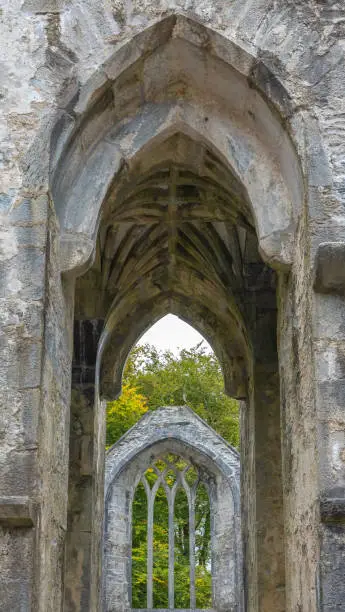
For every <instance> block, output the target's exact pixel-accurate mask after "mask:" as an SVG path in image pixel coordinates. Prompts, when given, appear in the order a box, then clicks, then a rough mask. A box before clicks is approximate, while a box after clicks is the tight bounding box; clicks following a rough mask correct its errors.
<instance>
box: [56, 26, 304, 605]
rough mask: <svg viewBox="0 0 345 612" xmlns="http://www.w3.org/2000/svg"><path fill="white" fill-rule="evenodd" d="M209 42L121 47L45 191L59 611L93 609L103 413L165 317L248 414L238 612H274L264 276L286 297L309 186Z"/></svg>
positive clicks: (275, 493)
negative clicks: (59, 291) (59, 494)
mask: <svg viewBox="0 0 345 612" xmlns="http://www.w3.org/2000/svg"><path fill="white" fill-rule="evenodd" d="M196 31H197V32H198V35H197V36H195V32H196ZM202 35H206V36H207V37H211V38H212V37H213V36H215V35H214V34H213V33H212V32H209V31H206V30H205V28H203V26H200V25H198V26H196V25H195V24H194V23H193V22H191V21H190V20H188V19H185V18H184V17H174V18H167V19H166V20H164V21H163V22H162V23H161V24H159V25H156V26H153V28H151V29H149V30H148V31H147V32H146V33H145V34H142V35H140V36H139V37H138V38H136V39H134V41H132V43H129V45H128V46H127V47H126V50H125V51H126V55H125V57H126V60H124V55H123V54H124V50H123V49H122V50H121V51H120V52H119V54H115V56H114V57H113V58H112V59H111V60H110V61H109V62H108V63H107V65H106V67H105V69H104V73H102V75H98V77H97V84H95V91H93V93H92V95H91V94H90V91H92V90H93V83H92V82H91V83H90V85H89V89H88V90H87V91H85V98H84V99H83V98H81V99H80V100H79V102H78V105H79V107H78V108H79V110H81V109H82V108H83V105H84V108H83V111H82V115H81V119H80V120H79V121H78V122H77V124H76V126H74V127H73V130H72V131H71V133H70V135H69V137H68V140H67V144H65V145H64V149H63V154H62V155H60V161H59V164H58V165H57V166H56V168H55V172H54V176H53V181H52V190H53V197H54V203H55V206H56V208H57V210H58V213H59V216H60V222H61V227H62V240H61V252H62V260H63V266H64V269H65V274H66V275H68V274H72V275H75V274H76V273H78V274H80V276H79V278H78V279H77V281H76V286H75V312H74V317H75V343H74V346H75V359H74V369H73V372H74V375H73V378H74V382H73V401H72V415H73V418H72V424H71V453H70V456H71V460H70V496H69V497H70V511H69V531H68V536H67V551H68V552H67V557H66V558H67V566H66V568H67V571H66V606H67V609H68V607H70V608H71V609H78V607H80V605H84V606H89V605H91V607H94V608H96V607H97V605H99V604H98V603H97V602H98V601H99V584H100V575H99V574H100V552H99V551H100V541H101V533H102V530H101V525H102V511H103V506H102V499H103V497H102V473H103V466H104V458H103V437H104V414H103V411H102V407H101V401H100V400H103V399H114V398H115V397H116V396H117V395H118V394H119V392H120V389H121V374H122V370H123V366H124V363H125V360H126V357H127V355H128V353H129V350H130V348H131V347H132V346H133V344H134V343H135V341H136V340H137V338H138V337H139V336H140V335H141V334H142V333H143V332H144V331H145V329H147V328H148V327H149V326H150V325H151V324H152V323H153V322H154V321H155V320H157V319H158V318H160V317H161V316H162V315H163V314H166V313H168V312H172V313H176V314H178V315H179V316H181V317H182V318H184V319H185V320H186V321H189V322H191V323H192V324H193V325H194V326H195V327H196V328H197V329H199V330H200V331H201V332H202V333H203V335H204V336H205V337H206V338H207V339H208V340H209V341H210V343H211V345H212V346H213V348H214V350H215V352H216V354H217V356H218V358H219V361H220V363H221V365H222V369H223V372H224V379H225V387H226V390H227V392H228V393H229V394H230V395H232V396H233V397H237V398H239V399H241V400H244V401H246V404H247V409H246V410H244V411H243V415H244V416H243V424H242V465H243V478H242V504H243V520H242V527H243V533H244V540H245V542H246V546H245V549H244V559H245V575H244V584H245V594H246V595H245V596H246V601H247V603H246V605H247V606H248V608H249V609H256V607H257V606H259V609H272V610H273V609H274V610H281V611H282V610H283V609H284V606H285V595H284V584H285V577H284V562H283V559H284V535H283V487H282V461H281V438H280V389H279V373H278V353H277V338H276V329H277V277H276V272H275V269H277V270H278V272H279V274H280V278H281V279H284V278H285V276H284V275H285V273H286V270H287V269H288V267H289V265H290V263H291V260H292V249H293V240H294V231H295V226H296V218H297V215H298V211H299V208H300V205H301V200H302V195H303V184H302V179H301V173H300V168H299V163H298V159H297V156H296V152H295V150H294V147H293V144H292V142H291V140H290V138H289V136H288V135H287V133H286V132H285V130H284V129H283V127H282V125H281V122H280V120H279V117H278V115H277V114H276V113H275V111H272V110H271V108H270V107H269V106H268V105H267V104H266V102H265V101H264V99H263V98H262V97H261V96H260V94H259V93H258V92H257V91H256V89H253V87H252V86H251V83H249V82H248V79H247V78H246V77H245V76H244V75H243V67H242V68H241V69H239V64H238V61H237V60H238V57H237V60H236V62H235V65H232V62H228V61H227V60H226V53H225V52H224V48H223V47H221V46H220V47H219V44H220V42H221V39H220V38H219V37H218V36H215V41H216V42H217V45H218V46H217V45H216V46H215V49H217V52H215V53H210V52H209V47H208V46H207V45H206V46H205V45H204V44H203V43H202V40H203V38H202ZM200 37H201V38H200ZM222 42H224V41H222ZM218 43H219V44H218ZM141 44H142V45H143V48H142V47H141ZM230 47H231V49H232V50H234V49H235V47H233V46H231V45H230ZM138 49H141V51H140V53H139V55H138ZM143 49H146V51H145V53H144V51H143ZM236 52H237V53H238V54H239V56H241V54H242V55H243V54H244V52H243V51H241V50H240V49H237V48H236ZM244 55H245V54H244ZM244 55H243V59H244ZM121 57H122V60H121V61H120V58H121ZM162 66H164V69H163V70H162V69H161V68H162ZM105 74H106V75H108V76H106V77H105V76H104V75H105ZM103 77H104V79H103V81H102V78H103ZM100 80H101V81H102V82H101V84H100ZM121 100H122V102H120V101H121ZM125 100H127V103H126V104H124V102H123V101H125ZM81 201H83V202H85V206H84V207H80V202H81ZM268 264H269V265H268ZM85 270H87V271H85ZM83 272H84V274H82V273H83ZM94 406H95V418H94V420H93V409H94ZM76 449H77V450H76ZM91 457H92V461H91V459H90V458H91ZM80 465H82V469H80ZM268 482H269V486H268V485H267V483H268ZM90 496H93V497H92V499H93V502H92V504H90ZM84 510H87V512H84ZM81 539H82V540H83V544H81ZM90 584H91V589H90ZM90 602H91V603H90Z"/></svg>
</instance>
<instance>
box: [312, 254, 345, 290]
mask: <svg viewBox="0 0 345 612" xmlns="http://www.w3.org/2000/svg"><path fill="white" fill-rule="evenodd" d="M314 289H315V291H317V292H318V293H338V294H343V293H345V242H323V243H322V244H320V245H319V247H318V250H317V253H316V259H315V279H314Z"/></svg>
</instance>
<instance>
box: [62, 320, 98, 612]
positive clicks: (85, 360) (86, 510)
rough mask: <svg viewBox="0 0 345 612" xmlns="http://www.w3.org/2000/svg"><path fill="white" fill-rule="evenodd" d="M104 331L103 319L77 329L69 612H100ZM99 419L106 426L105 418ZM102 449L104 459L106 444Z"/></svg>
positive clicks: (84, 322)
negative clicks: (99, 362)
mask: <svg viewBox="0 0 345 612" xmlns="http://www.w3.org/2000/svg"><path fill="white" fill-rule="evenodd" d="M102 327H103V321H102V320H98V319H96V320H77V321H75V323H74V356H73V369H72V397H71V424H70V461H69V495H68V527H67V538H66V561H65V568H66V569H65V612H77V611H78V612H79V611H80V610H83V611H85V612H87V611H88V610H94V609H95V610H96V609H97V608H94V607H92V605H91V603H90V601H91V583H92V582H93V579H92V573H93V572H96V573H98V568H94V567H92V555H93V546H95V547H97V543H95V544H93V541H92V540H93V537H95V538H96V537H97V538H99V540H100V529H99V528H97V525H95V521H96V520H97V519H96V516H97V514H99V513H98V506H99V505H101V507H103V498H102V499H101V500H100V499H99V496H100V495H101V493H102V491H101V492H97V495H96V497H97V499H96V498H95V487H99V486H100V485H99V483H98V482H95V481H97V478H98V477H100V478H101V477H102V475H101V474H98V470H97V464H99V463H102V462H99V461H97V458H96V456H95V453H96V455H97V453H98V452H99V450H98V448H97V438H98V436H99V432H98V431H97V429H98V425H97V423H98V422H99V417H98V415H97V414H95V405H97V406H98V401H97V398H96V397H95V377H96V358H97V346H98V341H99V337H100V334H101V331H102ZM100 418H101V420H104V417H103V415H101V417H100ZM100 444H101V445H103V448H102V453H103V452H104V440H103V438H102V440H100ZM95 466H96V467H95ZM98 520H100V519H98ZM98 546H100V541H99V542H98ZM96 605H97V604H96Z"/></svg>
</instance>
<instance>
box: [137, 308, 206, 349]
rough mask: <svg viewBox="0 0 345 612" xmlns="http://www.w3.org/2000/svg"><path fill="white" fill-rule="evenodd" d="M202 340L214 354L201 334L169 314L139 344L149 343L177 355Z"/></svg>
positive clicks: (151, 328) (153, 326)
mask: <svg viewBox="0 0 345 612" xmlns="http://www.w3.org/2000/svg"><path fill="white" fill-rule="evenodd" d="M201 340H203V341H204V345H205V347H208V349H209V350H210V352H212V349H211V347H210V345H209V344H208V342H206V340H205V339H204V338H203V336H201V335H200V334H199V332H197V331H196V330H195V329H194V328H193V327H191V326H190V325H188V323H185V322H184V321H182V320H181V319H179V318H178V317H176V316H175V315H172V314H168V315H166V316H165V317H163V319H160V320H159V321H157V323H155V324H154V325H152V327H150V329H149V330H148V331H147V332H146V333H145V334H144V335H143V336H142V338H141V339H140V340H139V342H138V344H145V343H146V342H147V343H149V344H153V345H154V346H156V347H157V348H158V349H159V350H162V351H165V350H168V349H169V350H170V351H172V352H173V353H175V355H176V354H178V352H179V349H189V348H191V347H192V346H195V345H196V344H198V343H199V342H200V341H201Z"/></svg>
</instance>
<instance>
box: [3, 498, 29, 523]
mask: <svg viewBox="0 0 345 612" xmlns="http://www.w3.org/2000/svg"><path fill="white" fill-rule="evenodd" d="M34 516H35V512H34V508H33V505H32V502H31V501H30V499H29V498H28V497H25V496H23V497H22V496H20V497H19V496H18V497H17V496H8V497H0V525H4V526H8V527H33V526H34V524H35V520H34Z"/></svg>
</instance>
